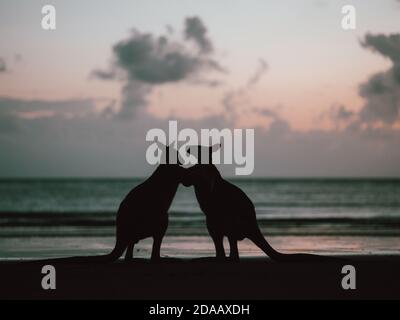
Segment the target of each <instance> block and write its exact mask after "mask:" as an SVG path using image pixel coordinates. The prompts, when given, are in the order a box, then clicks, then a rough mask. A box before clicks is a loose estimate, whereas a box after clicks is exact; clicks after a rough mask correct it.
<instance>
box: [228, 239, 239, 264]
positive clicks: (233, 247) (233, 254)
mask: <svg viewBox="0 0 400 320" xmlns="http://www.w3.org/2000/svg"><path fill="white" fill-rule="evenodd" d="M228 239H229V247H230V252H229V258H230V259H231V260H234V261H239V250H238V246H237V240H236V239H234V238H232V237H230V238H228Z"/></svg>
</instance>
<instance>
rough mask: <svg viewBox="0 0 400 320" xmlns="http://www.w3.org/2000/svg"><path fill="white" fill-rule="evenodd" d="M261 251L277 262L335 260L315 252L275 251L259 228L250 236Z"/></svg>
mask: <svg viewBox="0 0 400 320" xmlns="http://www.w3.org/2000/svg"><path fill="white" fill-rule="evenodd" d="M250 240H252V241H253V242H254V243H255V244H256V245H257V246H258V247H259V248H260V249H261V250H262V251H264V252H265V254H266V255H267V256H269V257H270V258H271V259H272V260H274V261H278V262H313V261H315V262H322V261H333V260H337V258H334V257H327V256H320V255H316V254H308V253H293V254H286V253H281V252H279V251H276V250H275V249H274V248H272V247H271V245H270V244H269V243H268V241H267V240H265V238H264V236H263V234H262V233H261V231H260V230H258V231H257V233H256V234H255V235H254V236H252V237H251V238H250Z"/></svg>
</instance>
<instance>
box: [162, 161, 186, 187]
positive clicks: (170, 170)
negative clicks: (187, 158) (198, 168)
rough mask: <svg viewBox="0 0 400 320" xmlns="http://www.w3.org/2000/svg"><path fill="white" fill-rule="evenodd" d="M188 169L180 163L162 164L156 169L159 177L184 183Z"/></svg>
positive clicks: (167, 180)
mask: <svg viewBox="0 0 400 320" xmlns="http://www.w3.org/2000/svg"><path fill="white" fill-rule="evenodd" d="M185 171H186V169H185V168H183V167H181V166H180V164H160V165H159V166H158V168H157V170H156V172H155V173H156V174H157V177H158V178H159V179H162V180H163V181H164V182H176V183H183V182H184V179H185V176H186V172H185Z"/></svg>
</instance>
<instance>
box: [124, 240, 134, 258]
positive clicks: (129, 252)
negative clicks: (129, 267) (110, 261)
mask: <svg viewBox="0 0 400 320" xmlns="http://www.w3.org/2000/svg"><path fill="white" fill-rule="evenodd" d="M134 247H135V244H134V243H131V244H130V245H128V248H127V249H126V253H125V262H129V261H131V260H132V259H133V248H134Z"/></svg>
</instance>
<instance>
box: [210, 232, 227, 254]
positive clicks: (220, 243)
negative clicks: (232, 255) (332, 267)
mask: <svg viewBox="0 0 400 320" xmlns="http://www.w3.org/2000/svg"><path fill="white" fill-rule="evenodd" d="M211 238H212V239H213V241H214V246H215V252H216V256H217V259H225V249H224V237H223V236H222V235H211Z"/></svg>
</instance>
